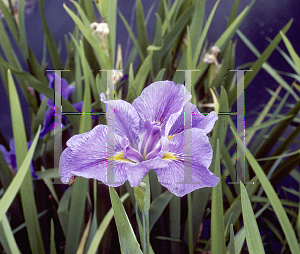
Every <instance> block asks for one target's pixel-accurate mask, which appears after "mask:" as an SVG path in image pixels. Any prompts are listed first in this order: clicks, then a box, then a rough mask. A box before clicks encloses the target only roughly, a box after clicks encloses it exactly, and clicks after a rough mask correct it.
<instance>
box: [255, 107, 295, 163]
mask: <svg viewBox="0 0 300 254" xmlns="http://www.w3.org/2000/svg"><path fill="white" fill-rule="evenodd" d="M299 110H300V101H298V102H297V103H296V104H295V106H294V107H293V108H292V109H291V110H290V111H289V112H288V113H287V114H286V116H291V117H289V118H287V119H286V120H284V121H281V122H280V123H279V124H277V125H276V127H274V128H273V130H272V131H271V133H270V134H269V137H268V139H267V140H266V141H265V142H264V143H263V145H262V146H261V147H260V149H259V151H258V152H257V153H256V155H255V157H257V158H262V157H267V155H268V153H269V151H271V149H272V147H273V146H274V145H275V144H276V142H277V141H278V139H279V138H280V137H281V135H282V133H283V132H284V131H285V130H286V129H287V127H288V126H289V125H290V123H291V122H292V121H293V119H294V118H295V117H296V116H297V114H298V112H299Z"/></svg>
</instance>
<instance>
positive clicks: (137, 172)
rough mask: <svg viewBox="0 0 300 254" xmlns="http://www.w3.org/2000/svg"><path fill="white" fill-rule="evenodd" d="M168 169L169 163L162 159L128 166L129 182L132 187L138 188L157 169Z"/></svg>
mask: <svg viewBox="0 0 300 254" xmlns="http://www.w3.org/2000/svg"><path fill="white" fill-rule="evenodd" d="M166 167H168V162H167V161H165V160H162V159H161V158H155V159H151V160H146V161H143V162H140V163H132V164H128V167H127V176H128V181H129V183H130V185H131V186H132V187H137V186H138V185H139V184H140V182H141V181H142V180H143V178H144V177H145V175H146V174H147V173H148V172H149V171H150V170H151V169H155V168H166Z"/></svg>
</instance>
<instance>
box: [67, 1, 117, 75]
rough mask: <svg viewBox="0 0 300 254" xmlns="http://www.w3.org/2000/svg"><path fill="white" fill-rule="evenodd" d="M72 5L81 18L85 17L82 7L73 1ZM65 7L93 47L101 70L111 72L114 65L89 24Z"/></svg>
mask: <svg viewBox="0 0 300 254" xmlns="http://www.w3.org/2000/svg"><path fill="white" fill-rule="evenodd" d="M72 3H73V4H74V5H75V6H76V8H77V10H78V12H79V13H80V14H81V15H82V16H81V17H85V14H84V12H83V10H82V8H81V7H80V5H79V4H78V3H77V2H75V1H72ZM63 7H64V8H65V10H66V11H67V13H68V14H69V15H70V17H71V18H72V19H73V21H74V22H75V24H76V25H77V26H78V28H79V30H80V31H81V33H82V34H83V36H84V38H85V39H86V40H87V41H88V42H89V43H90V45H91V46H92V47H93V49H94V51H95V53H96V55H97V57H98V58H99V63H100V64H101V68H102V69H109V70H110V69H112V68H113V63H111V62H110V60H109V58H108V56H107V55H106V54H105V53H104V50H103V49H102V47H100V46H99V41H98V38H96V37H97V36H96V35H95V36H94V37H93V35H92V31H91V29H90V27H89V26H88V25H87V24H84V23H83V22H82V21H81V20H80V18H79V17H78V16H77V15H76V14H75V13H74V12H72V11H71V10H70V9H69V8H68V7H67V6H66V5H65V4H64V5H63Z"/></svg>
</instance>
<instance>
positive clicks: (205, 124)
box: [193, 111, 218, 134]
mask: <svg viewBox="0 0 300 254" xmlns="http://www.w3.org/2000/svg"><path fill="white" fill-rule="evenodd" d="M199 114H201V113H199ZM193 117H194V116H193ZM217 120H218V116H217V113H216V112H215V111H211V112H210V113H209V114H208V115H207V116H205V117H202V118H201V121H200V122H199V123H198V124H197V125H195V128H197V129H202V130H204V132H205V134H207V133H209V132H211V130H212V129H213V127H214V124H215V122H216V121H217ZM193 127H194V125H193Z"/></svg>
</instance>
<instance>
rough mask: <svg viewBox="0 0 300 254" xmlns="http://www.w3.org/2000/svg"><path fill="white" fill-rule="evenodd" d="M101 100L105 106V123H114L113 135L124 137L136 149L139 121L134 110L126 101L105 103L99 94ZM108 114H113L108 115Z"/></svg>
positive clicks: (103, 97)
mask: <svg viewBox="0 0 300 254" xmlns="http://www.w3.org/2000/svg"><path fill="white" fill-rule="evenodd" d="M101 100H102V102H104V103H105V104H106V113H107V114H106V117H107V123H108V124H109V123H114V130H115V133H116V134H118V135H120V136H126V137H127V138H128V140H129V142H130V145H131V146H132V147H133V148H136V149H137V148H138V133H139V127H140V121H141V119H140V117H139V115H138V113H137V112H136V110H135V108H134V107H133V106H132V105H131V104H130V103H128V102H126V101H122V100H110V101H107V100H106V99H105V95H104V94H103V93H102V94H101ZM108 112H114V113H112V114H108Z"/></svg>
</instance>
